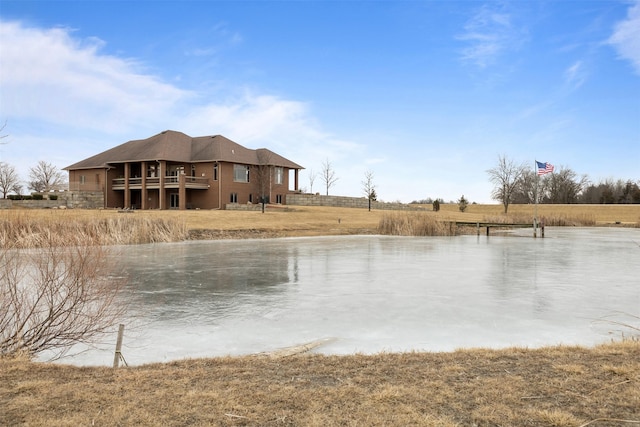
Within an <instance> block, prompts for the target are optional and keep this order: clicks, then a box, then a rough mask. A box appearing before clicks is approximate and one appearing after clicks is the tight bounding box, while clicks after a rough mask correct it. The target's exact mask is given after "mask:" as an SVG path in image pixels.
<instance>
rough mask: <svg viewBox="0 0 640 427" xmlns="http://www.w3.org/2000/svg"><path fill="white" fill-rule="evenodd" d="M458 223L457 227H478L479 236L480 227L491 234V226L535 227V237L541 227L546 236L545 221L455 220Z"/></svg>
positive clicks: (541, 231)
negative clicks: (537, 222)
mask: <svg viewBox="0 0 640 427" xmlns="http://www.w3.org/2000/svg"><path fill="white" fill-rule="evenodd" d="M454 222H455V224H456V228H457V227H458V226H466V227H474V226H475V227H476V229H477V230H478V236H479V235H480V229H481V228H486V229H487V236H488V235H489V230H490V229H491V228H533V237H538V233H537V231H538V228H540V237H544V223H541V224H537V225H538V227H536V224H535V223H529V224H524V223H503V222H473V221H454Z"/></svg>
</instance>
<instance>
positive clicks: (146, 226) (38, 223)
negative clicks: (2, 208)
mask: <svg viewBox="0 0 640 427" xmlns="http://www.w3.org/2000/svg"><path fill="white" fill-rule="evenodd" d="M52 236H57V237H62V239H60V241H61V242H63V244H64V245H77V244H78V243H79V242H82V244H85V245H86V244H87V242H91V243H92V244H95V245H128V244H141V243H156V242H175V241H181V240H186V239H187V237H188V231H187V227H186V225H185V223H184V222H182V221H179V220H176V219H164V218H149V217H135V216H123V217H118V218H74V219H72V220H68V219H65V218H55V219H52V218H39V217H32V216H26V215H12V216H7V217H4V218H1V219H0V247H14V248H37V247H43V246H44V245H45V243H46V242H50V241H51V237H52Z"/></svg>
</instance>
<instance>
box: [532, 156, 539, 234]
mask: <svg viewBox="0 0 640 427" xmlns="http://www.w3.org/2000/svg"><path fill="white" fill-rule="evenodd" d="M533 163H534V165H533V166H534V167H533V173H535V174H536V192H535V195H534V197H535V199H536V202H535V205H536V207H535V212H534V214H533V237H538V191H539V188H540V187H539V185H540V175H539V174H538V161H537V160H534V162H533Z"/></svg>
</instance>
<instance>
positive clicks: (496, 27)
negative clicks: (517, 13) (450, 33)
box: [457, 3, 524, 68]
mask: <svg viewBox="0 0 640 427" xmlns="http://www.w3.org/2000/svg"><path fill="white" fill-rule="evenodd" d="M512 21H513V16H512V15H511V14H510V13H509V12H508V11H506V10H505V9H504V7H503V6H501V5H500V3H489V4H485V5H483V6H482V7H480V9H478V10H477V12H476V13H475V14H474V15H473V16H472V17H471V18H470V19H469V20H468V21H467V23H466V24H465V26H464V33H462V34H460V35H459V36H458V37H457V39H458V40H462V41H464V42H467V44H468V46H467V47H465V48H464V49H463V50H462V54H461V57H462V60H463V61H464V62H467V63H471V64H473V65H475V66H477V67H479V68H486V67H488V66H490V65H492V64H493V63H494V62H495V61H496V60H497V59H498V57H499V56H500V55H502V54H503V53H505V52H506V51H509V50H512V49H515V48H517V47H518V46H519V45H520V43H522V40H523V37H524V32H523V30H522V29H518V28H517V27H516V26H515V25H514V23H513V22H512Z"/></svg>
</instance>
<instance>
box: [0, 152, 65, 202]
mask: <svg viewBox="0 0 640 427" xmlns="http://www.w3.org/2000/svg"><path fill="white" fill-rule="evenodd" d="M66 186H67V181H66V178H65V174H64V172H62V171H60V170H59V169H58V168H57V167H56V166H54V165H53V164H51V163H49V162H45V161H44V160H41V161H39V162H38V164H37V165H35V166H34V167H32V168H30V169H29V181H27V188H28V190H31V191H34V192H36V193H48V192H49V191H59V190H63V189H65V188H66ZM23 190H24V186H23V183H22V181H21V180H20V175H19V174H18V172H17V171H16V168H15V167H14V166H13V165H11V164H9V163H6V162H0V193H2V198H3V199H6V198H7V195H8V194H10V193H15V194H18V195H20V194H22V192H23Z"/></svg>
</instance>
